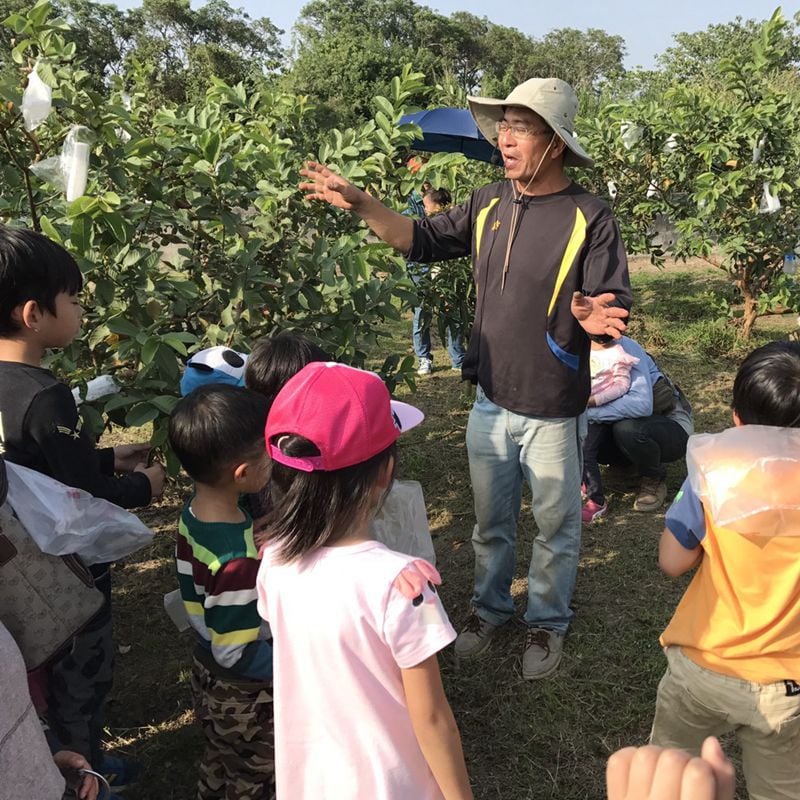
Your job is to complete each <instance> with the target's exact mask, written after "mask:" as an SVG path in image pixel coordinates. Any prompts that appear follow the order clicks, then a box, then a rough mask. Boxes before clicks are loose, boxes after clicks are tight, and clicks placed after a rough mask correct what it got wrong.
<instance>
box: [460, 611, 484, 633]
mask: <svg viewBox="0 0 800 800" xmlns="http://www.w3.org/2000/svg"><path fill="white" fill-rule="evenodd" d="M481 625H483V620H482V619H481V618H480V617H479V616H478V615H477V614H476V613H474V612H473V613H472V614H470V615H469V619H468V620H467V624H466V625H465V626H464V630H465V631H469V632H470V633H480V632H481Z"/></svg>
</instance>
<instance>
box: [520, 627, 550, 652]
mask: <svg viewBox="0 0 800 800" xmlns="http://www.w3.org/2000/svg"><path fill="white" fill-rule="evenodd" d="M534 645H535V646H536V647H541V648H542V650H544V657H545V658H547V657H548V656H549V655H550V634H549V632H548V631H544V630H541V629H539V630H535V631H534V630H531V629H530V628H528V636H527V638H526V641H525V649H526V650H527V649H528V648H529V647H533V646H534Z"/></svg>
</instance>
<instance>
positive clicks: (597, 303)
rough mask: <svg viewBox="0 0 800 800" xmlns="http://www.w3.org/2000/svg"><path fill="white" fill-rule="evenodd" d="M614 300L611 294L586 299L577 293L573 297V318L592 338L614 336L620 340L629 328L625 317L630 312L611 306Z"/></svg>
mask: <svg viewBox="0 0 800 800" xmlns="http://www.w3.org/2000/svg"><path fill="white" fill-rule="evenodd" d="M614 300H616V297H615V295H613V294H611V293H610V292H607V293H606V294H600V295H598V296H597V297H586V295H583V294H581V293H580V292H575V293H574V294H573V295H572V305H571V308H572V316H574V317H575V319H576V320H578V322H579V323H580V325H581V327H582V328H583V329H584V330H585V331H586V333H589V334H591V335H592V336H612V337H613V338H614V339H619V338H620V336H622V334H623V332H624V331H625V328H626V327H627V325H626V324H625V317H627V316H628V312H627V311H626V310H625V309H624V308H620V307H619V306H614V305H611V304H612V303H613V302H614Z"/></svg>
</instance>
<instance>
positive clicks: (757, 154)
mask: <svg viewBox="0 0 800 800" xmlns="http://www.w3.org/2000/svg"><path fill="white" fill-rule="evenodd" d="M766 144H767V137H766V136H762V137H761V138H760V139H759V140H758V144H757V145H756V146H755V147H754V148H753V163H754V164H758V162H759V161H761V156H762V155H763V154H764V147H765V146H766Z"/></svg>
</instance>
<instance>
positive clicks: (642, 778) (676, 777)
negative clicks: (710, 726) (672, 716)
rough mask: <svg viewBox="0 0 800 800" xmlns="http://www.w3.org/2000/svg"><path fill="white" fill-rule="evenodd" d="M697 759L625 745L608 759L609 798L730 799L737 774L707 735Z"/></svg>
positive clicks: (651, 747) (618, 799) (643, 799)
mask: <svg viewBox="0 0 800 800" xmlns="http://www.w3.org/2000/svg"><path fill="white" fill-rule="evenodd" d="M700 756H701V757H700V758H692V756H690V755H689V753H687V752H686V751H685V750H675V749H667V750H665V749H663V748H661V747H654V746H652V745H648V746H646V747H625V748H623V749H622V750H618V751H617V752H616V753H614V754H613V755H612V756H611V758H609V759H608V766H607V768H606V784H607V786H608V800H655V799H656V798H658V800H733V795H734V792H735V790H736V775H735V773H734V769H733V766H732V764H731V763H730V761H728V759H727V758H726V757H725V754H724V753H723V752H722V748H721V747H720V746H719V742H718V741H717V740H716V739H715V738H714V737H713V736H709V738H708V739H706V740H705V742H703V749H702V751H701V753H700Z"/></svg>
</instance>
